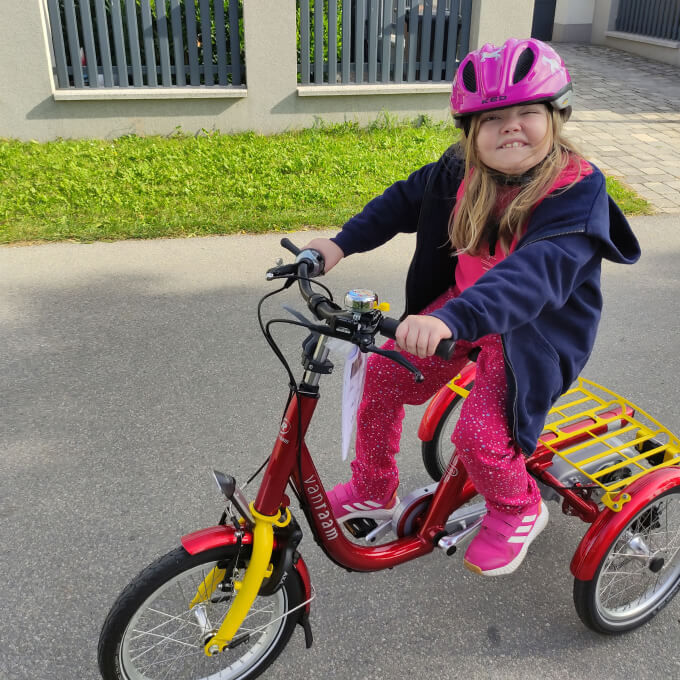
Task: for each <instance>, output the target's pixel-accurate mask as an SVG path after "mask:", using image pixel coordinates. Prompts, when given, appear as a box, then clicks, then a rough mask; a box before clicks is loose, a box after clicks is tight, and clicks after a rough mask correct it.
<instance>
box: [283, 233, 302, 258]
mask: <svg viewBox="0 0 680 680" xmlns="http://www.w3.org/2000/svg"><path fill="white" fill-rule="evenodd" d="M281 245H282V246H283V247H284V248H285V249H286V250H289V251H290V252H291V253H293V255H299V254H300V249H299V248H298V247H297V246H296V245H295V244H294V243H293V242H292V241H291V240H290V239H288V238H286V237H284V238H282V239H281Z"/></svg>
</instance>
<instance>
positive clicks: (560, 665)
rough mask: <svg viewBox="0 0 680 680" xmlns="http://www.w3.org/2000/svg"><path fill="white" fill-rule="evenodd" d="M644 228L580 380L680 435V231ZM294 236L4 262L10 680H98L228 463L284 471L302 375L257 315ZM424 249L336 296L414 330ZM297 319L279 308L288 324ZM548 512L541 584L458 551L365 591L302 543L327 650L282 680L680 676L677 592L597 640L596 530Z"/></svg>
mask: <svg viewBox="0 0 680 680" xmlns="http://www.w3.org/2000/svg"><path fill="white" fill-rule="evenodd" d="M634 227H635V229H636V230H637V232H638V234H639V237H640V239H641V242H642V244H643V249H644V257H643V259H642V260H641V262H640V263H639V264H638V265H637V266H635V267H622V266H611V265H607V266H605V269H604V276H603V288H604V293H605V300H606V308H605V316H604V320H603V323H602V326H601V331H600V335H599V338H598V343H597V347H596V349H595V352H594V354H593V356H592V359H591V361H590V363H589V365H588V366H587V367H586V370H585V372H584V375H585V376H587V377H589V378H591V379H593V380H595V381H599V382H602V383H604V384H606V385H608V386H610V387H611V388H612V389H614V390H617V391H620V392H622V393H624V394H626V395H627V396H629V397H630V398H631V399H632V400H633V401H635V402H637V403H638V404H639V405H640V406H641V407H643V408H645V409H646V410H647V411H649V412H651V413H652V414H653V415H655V416H656V417H657V418H658V419H659V420H661V422H663V423H664V424H666V425H667V426H668V427H669V428H670V429H671V430H673V431H675V432H676V433H677V432H680V407H678V404H679V403H680V386H679V384H680V383H679V382H678V375H680V341H679V340H678V331H679V330H680V323H679V321H678V320H679V319H680V301H679V299H680V268H679V267H678V261H679V260H680V230H679V229H678V216H657V217H653V218H639V219H636V220H634ZM308 236H309V235H302V234H299V235H296V236H294V237H293V238H294V240H296V241H297V242H298V243H300V244H301V243H302V242H303V241H304V240H306V238H307V237H308ZM278 240H279V237H278V236H274V235H268V236H238V237H217V238H201V239H191V240H169V241H162V240H161V241H149V242H123V243H113V244H105V243H96V244H92V245H78V244H58V245H44V246H35V247H20V248H1V249H0V346H1V347H2V352H1V353H0V390H1V394H0V404H1V409H2V417H1V423H2V426H1V428H0V447H1V451H2V453H1V454H0V574H1V576H0V602H2V616H0V678H2V679H3V680H5V679H11V680H20V679H21V680H72V679H81V678H83V679H89V678H96V677H98V676H97V670H96V642H97V636H98V633H99V628H100V626H101V624H102V622H103V619H104V617H105V615H106V612H107V610H108V608H109V606H110V605H111V603H112V601H113V599H114V598H115V596H116V595H117V593H118V592H119V591H120V590H121V589H122V587H123V586H124V585H125V584H126V583H127V582H128V581H129V580H130V578H131V577H132V576H134V575H135V574H136V573H137V572H138V571H139V570H140V569H141V568H142V567H143V566H145V565H146V564H148V563H149V562H150V561H151V560H152V559H154V558H155V557H156V556H158V555H160V554H162V553H164V552H167V551H168V550H170V549H172V548H173V547H175V546H176V545H177V544H178V543H179V538H180V536H181V535H182V534H183V533H186V532H189V531H192V530H194V529H197V528H200V527H202V526H207V525H210V524H214V523H215V521H216V520H217V518H218V516H219V513H220V510H221V503H220V497H219V495H218V493H217V491H216V489H215V487H214V482H213V481H212V478H211V475H210V471H211V469H212V468H218V469H222V470H224V471H226V472H230V473H232V474H234V475H235V476H236V477H237V478H238V479H240V480H243V479H244V478H245V476H246V475H247V474H248V473H249V472H250V471H252V470H254V469H255V468H256V467H257V465H258V464H259V462H260V461H261V460H263V459H264V457H265V456H266V455H267V454H268V452H269V450H270V448H271V444H272V442H273V440H274V437H275V435H276V432H277V429H278V422H279V418H280V415H281V409H282V407H283V402H284V399H285V397H286V394H287V379H286V376H285V373H284V372H283V369H282V368H281V366H280V364H279V363H278V362H277V360H276V359H275V357H274V356H273V355H272V353H271V352H270V351H269V349H268V347H267V346H266V344H265V342H264V340H263V339H262V338H261V335H260V333H259V329H258V326H257V322H256V317H255V305H256V302H257V300H258V298H259V297H260V296H262V295H263V294H264V293H266V292H268V291H269V290H271V289H272V287H273V286H272V284H268V283H267V282H265V280H264V271H265V269H266V268H267V267H268V266H270V265H271V264H272V263H273V261H274V259H275V258H276V257H278V256H279V255H281V254H282V252H281V251H280V248H279V247H278ZM412 246H413V241H412V239H411V238H410V237H401V238H398V239H396V240H395V241H393V242H392V243H390V244H388V245H387V246H385V247H384V248H383V249H382V250H381V251H378V252H376V253H373V254H372V255H361V256H355V257H352V258H350V259H348V260H347V261H346V262H343V263H342V264H341V265H340V266H339V267H338V268H337V269H336V270H335V272H333V273H332V274H331V275H330V276H329V277H328V279H327V281H326V283H328V284H329V285H331V286H332V288H333V289H334V290H335V291H336V292H337V293H340V292H342V291H344V290H347V289H348V288H350V287H358V286H359V287H368V288H373V289H375V290H377V291H378V292H379V293H380V295H381V298H382V299H385V300H388V301H391V302H392V303H393V304H394V312H395V314H396V313H398V311H399V310H400V308H401V303H402V300H403V290H402V277H403V274H404V272H405V267H406V264H407V262H408V259H409V256H410V252H411V249H412ZM293 291H294V289H293ZM293 291H290V292H289V294H288V298H287V299H288V301H289V302H291V301H295V295H294V292H293ZM278 305H279V303H278V302H275V301H273V302H270V303H269V307H268V309H269V310H270V313H271V314H272V315H280V308H279V307H278ZM277 337H279V338H281V342H282V345H283V347H284V348H285V350H286V352H287V353H288V356H289V357H291V360H292V361H291V363H292V365H293V366H294V367H297V366H298V365H299V341H300V340H301V339H302V338H301V335H300V333H299V332H298V331H297V330H294V329H290V328H282V329H281V330H278V331H277ZM295 370H297V368H296V369H295ZM340 373H341V372H340V371H338V372H337V374H335V375H333V376H331V377H330V378H329V379H328V380H327V381H326V385H327V387H326V390H325V391H324V393H323V396H322V401H321V404H320V406H319V409H318V411H317V417H316V420H315V421H314V423H313V425H312V430H311V432H310V435H309V438H308V439H309V444H310V448H311V449H312V451H314V452H316V454H317V456H316V459H317V464H318V467H319V470H320V472H321V473H322V475H323V477H324V480H325V482H326V484H327V485H329V486H330V485H332V484H334V483H336V482H338V481H344V480H345V479H346V478H347V476H348V464H347V463H343V462H342V461H341V459H340V452H339V450H340V419H339V407H338V395H339V387H340V385H339V381H340ZM420 413H421V411H420V410H419V409H414V410H412V411H410V412H409V414H408V416H407V420H406V426H405V434H404V437H403V450H402V453H401V456H400V457H401V470H402V490H403V489H409V488H414V487H416V486H420V485H422V484H424V483H426V476H425V473H424V471H423V470H422V466H421V463H420V454H419V443H418V441H417V438H416V435H415V428H416V427H417V422H418V417H419V415H420ZM550 510H551V521H550V524H549V526H548V528H547V529H546V530H545V532H544V533H543V534H542V535H541V537H540V538H539V539H538V540H537V541H536V542H535V543H534V545H533V546H532V548H531V550H530V552H529V556H528V557H527V560H526V562H525V564H524V565H523V566H522V568H521V569H520V570H519V571H518V572H516V573H515V574H513V575H511V576H509V577H505V578H498V579H488V580H481V579H480V578H478V577H475V576H474V575H472V574H470V573H469V572H467V571H466V570H464V569H463V568H462V564H461V557H460V555H457V556H454V557H452V558H447V557H445V556H444V555H443V554H440V552H439V551H436V552H435V553H434V554H432V555H429V556H427V557H425V558H422V559H420V560H418V561H415V562H412V563H410V564H407V565H404V566H401V567H399V568H396V569H394V570H392V571H388V572H384V573H377V574H369V575H365V574H349V573H347V572H345V571H343V570H341V569H339V568H337V567H335V566H334V565H333V564H331V563H330V562H329V561H328V560H326V558H325V557H324V556H323V555H322V554H321V553H320V551H319V549H318V548H317V546H316V544H315V543H314V542H313V540H312V538H311V536H310V535H309V532H308V531H307V533H306V537H305V539H304V540H303V543H302V546H301V550H302V552H303V554H304V556H305V559H306V561H307V564H308V566H309V568H310V571H311V574H312V579H313V583H314V585H315V587H316V592H317V598H316V601H315V602H314V603H313V609H312V627H313V631H314V634H315V644H314V646H313V647H312V649H311V650H305V648H304V641H303V636H302V634H301V631H300V630H299V629H298V631H296V633H295V634H294V637H293V639H292V641H291V643H290V645H289V646H288V648H287V649H286V650H285V651H284V653H283V654H282V656H281V657H280V658H279V660H278V661H277V662H276V664H275V665H274V667H272V669H271V670H269V671H268V672H267V673H266V678H267V680H282V679H284V678H290V677H296V678H304V679H310V680H312V679H319V680H321V679H323V680H335V679H337V680H340V679H342V680H347V679H348V678H350V679H352V680H354V679H365V680H369V679H371V680H372V679H376V680H377V679H381V680H382V679H383V678H390V679H402V678H408V679H409V680H424V679H425V678H427V679H428V680H430V679H440V678H441V679H449V678H451V679H453V678H466V679H469V680H478V679H479V680H482V679H489V678H491V679H494V678H502V679H503V680H515V679H517V680H534V679H536V680H538V679H539V678H540V679H541V680H549V679H551V678H564V677H568V678H571V679H573V680H580V679H584V680H585V679H588V680H590V678H592V677H594V676H595V677H600V678H604V679H607V678H618V677H619V676H620V675H621V674H625V675H626V676H628V677H636V678H640V679H647V678H649V679H652V678H662V677H663V678H677V677H680V647H679V646H678V640H679V639H680V623H679V619H680V598H677V599H676V600H675V601H674V602H673V603H672V604H671V605H669V606H668V607H667V608H666V609H665V610H664V611H663V612H661V614H659V616H658V617H657V618H656V619H655V620H654V621H652V622H651V623H649V624H647V625H646V626H644V627H643V628H641V629H639V630H638V631H636V632H633V633H631V634H628V635H624V636H620V637H611V638H610V637H601V636H598V635H595V634H593V633H591V632H589V631H588V630H587V629H585V628H584V627H583V626H582V624H581V623H580V621H579V619H578V618H577V616H576V613H575V611H574V608H573V605H572V595H571V590H572V578H571V575H570V573H569V561H570V559H571V556H572V554H573V552H574V550H575V548H576V546H577V544H578V542H579V540H580V537H581V536H582V534H583V532H584V530H585V525H583V524H582V523H581V522H580V520H578V519H574V518H567V517H565V516H563V515H561V513H560V511H559V507H558V506H557V505H555V504H550ZM300 519H301V521H302V518H300ZM303 529H304V530H306V525H305V524H304V522H303Z"/></svg>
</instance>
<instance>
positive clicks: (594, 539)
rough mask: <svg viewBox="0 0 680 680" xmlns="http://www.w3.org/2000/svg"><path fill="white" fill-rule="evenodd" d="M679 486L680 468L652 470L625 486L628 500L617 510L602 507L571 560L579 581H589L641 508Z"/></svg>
mask: <svg viewBox="0 0 680 680" xmlns="http://www.w3.org/2000/svg"><path fill="white" fill-rule="evenodd" d="M678 485H680V469H678V468H677V467H672V468H671V467H667V468H661V469H658V470H654V471H653V472H650V473H649V474H647V475H645V476H644V477H641V478H640V479H638V480H637V481H635V482H633V483H632V484H631V485H630V486H628V487H626V488H625V489H624V491H625V493H627V494H629V495H630V496H631V499H630V500H629V501H628V502H627V503H624V504H623V507H622V508H621V510H620V511H619V512H615V511H614V510H610V509H609V508H604V509H603V510H602V511H601V512H600V514H599V515H598V516H597V519H596V520H595V521H594V522H593V523H592V524H591V525H590V528H589V529H588V531H587V532H586V535H585V536H584V537H583V538H582V539H581V542H580V543H579V546H578V548H577V549H576V552H575V553H574V557H573V558H572V560H571V567H570V569H571V573H572V574H573V575H574V578H577V579H579V580H580V581H590V580H591V579H592V578H593V577H594V576H595V573H596V572H597V569H598V567H599V565H600V563H601V562H602V559H603V558H604V556H605V555H606V553H607V551H608V550H609V547H610V546H611V544H612V542H613V541H614V540H615V539H616V537H617V536H618V535H619V534H620V533H621V531H623V528H624V527H625V526H626V524H628V522H629V521H630V520H631V518H632V517H634V516H635V515H636V514H637V513H638V512H640V510H642V508H643V507H644V506H645V505H646V504H647V503H649V501H651V500H652V499H654V498H656V497H657V496H660V495H661V494H662V493H664V492H665V491H668V490H669V489H672V488H673V487H674V486H678Z"/></svg>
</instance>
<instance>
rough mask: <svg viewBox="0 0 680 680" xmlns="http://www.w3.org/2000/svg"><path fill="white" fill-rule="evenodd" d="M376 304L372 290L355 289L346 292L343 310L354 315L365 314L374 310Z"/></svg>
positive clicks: (376, 299) (376, 300)
mask: <svg viewBox="0 0 680 680" xmlns="http://www.w3.org/2000/svg"><path fill="white" fill-rule="evenodd" d="M377 304H378V296H377V295H376V294H375V293H374V292H373V291H372V290H366V289H364V288H355V289H354V290H349V291H347V293H346V295H345V309H348V310H349V311H350V312H354V313H355V314H366V313H367V312H371V311H373V310H374V309H375V307H376V305H377Z"/></svg>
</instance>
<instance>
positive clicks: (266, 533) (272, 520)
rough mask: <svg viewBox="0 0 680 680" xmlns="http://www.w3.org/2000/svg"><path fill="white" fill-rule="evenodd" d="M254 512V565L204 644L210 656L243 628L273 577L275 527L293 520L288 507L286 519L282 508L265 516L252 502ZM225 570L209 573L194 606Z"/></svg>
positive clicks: (218, 581) (214, 586)
mask: <svg viewBox="0 0 680 680" xmlns="http://www.w3.org/2000/svg"><path fill="white" fill-rule="evenodd" d="M250 512H251V513H252V515H253V517H254V518H255V527H254V529H253V551H252V553H251V556H250V564H249V565H248V568H247V569H246V573H245V575H244V577H243V581H235V582H234V590H236V591H237V593H236V597H235V598H234V601H233V603H232V605H231V607H230V608H229V611H228V612H227V615H226V616H225V617H224V621H222V625H221V626H220V628H219V630H218V631H217V633H216V634H215V635H214V636H213V637H212V638H210V640H208V642H207V643H206V645H205V647H204V651H205V653H206V654H207V655H208V656H212V655H213V654H216V653H218V652H221V651H222V650H223V649H224V648H225V647H226V646H227V645H228V644H229V643H230V642H231V641H232V639H233V638H234V635H236V632H237V631H238V629H239V628H240V627H241V624H242V623H243V621H244V620H245V618H246V616H247V615H248V612H249V611H250V608H251V607H252V606H253V602H254V601H255V598H256V597H257V594H258V592H259V591H260V588H261V587H262V581H264V579H265V578H267V577H268V576H271V573H272V569H273V568H272V565H271V564H270V560H271V556H272V550H273V548H274V526H278V527H285V526H286V525H287V524H288V523H289V522H290V520H291V515H290V510H288V508H286V515H285V516H284V517H283V519H282V518H281V511H280V510H279V512H278V513H277V514H276V515H272V516H269V515H261V514H260V513H259V512H257V510H255V508H254V507H253V504H252V503H251V504H250ZM213 572H215V573H213ZM222 572H224V570H223V569H218V568H217V567H215V568H214V569H213V570H212V571H211V572H210V573H209V574H208V576H207V577H206V578H205V579H204V581H203V583H201V585H200V586H199V587H198V592H197V593H196V596H195V597H194V599H193V600H192V601H191V603H190V604H189V608H190V609H191V608H192V607H194V606H195V605H197V604H199V603H200V602H204V601H205V600H207V599H208V598H209V597H210V596H211V595H212V593H213V592H214V590H215V588H217V584H218V583H220V582H221V581H222V579H224V577H225V576H226V572H224V573H222Z"/></svg>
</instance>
